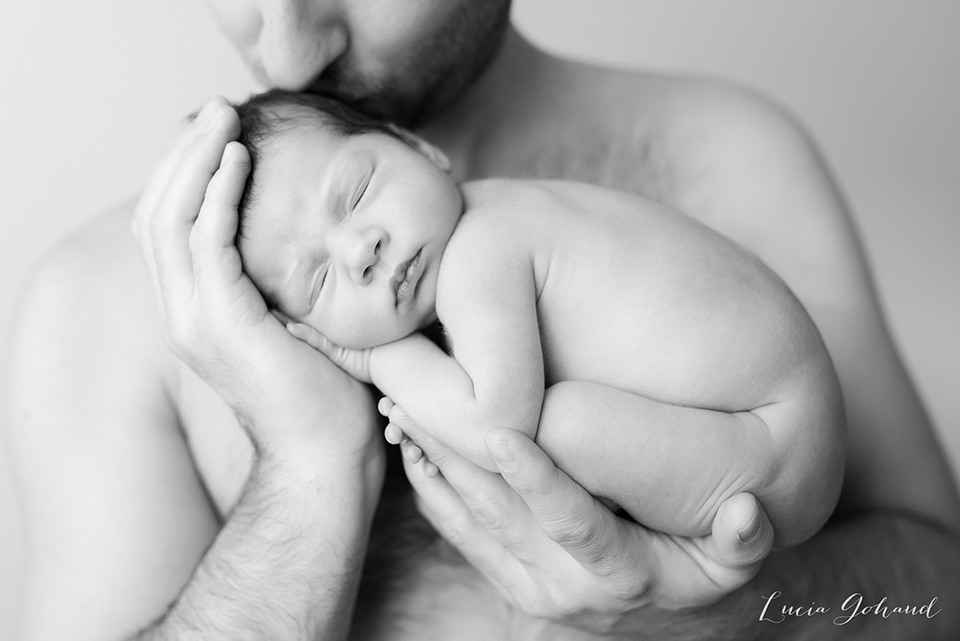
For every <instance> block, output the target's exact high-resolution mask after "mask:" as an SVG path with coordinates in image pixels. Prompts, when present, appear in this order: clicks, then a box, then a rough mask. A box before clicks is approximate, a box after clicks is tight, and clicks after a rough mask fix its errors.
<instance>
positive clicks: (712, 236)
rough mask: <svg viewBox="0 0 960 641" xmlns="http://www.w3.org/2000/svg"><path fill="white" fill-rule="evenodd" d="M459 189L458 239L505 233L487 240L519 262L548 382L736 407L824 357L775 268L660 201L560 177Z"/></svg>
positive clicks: (769, 393) (761, 397)
mask: <svg viewBox="0 0 960 641" xmlns="http://www.w3.org/2000/svg"><path fill="white" fill-rule="evenodd" d="M464 194H465V196H466V200H467V207H468V208H467V214H465V216H464V219H463V220H462V221H461V225H460V227H459V228H458V230H457V233H456V234H455V236H456V237H458V240H459V241H462V242H470V238H469V237H470V236H473V235H478V234H479V235H483V234H489V232H490V231H491V230H494V229H499V230H503V229H509V232H510V233H508V234H499V235H498V237H499V238H500V239H501V242H508V243H510V244H511V247H510V249H511V251H516V252H522V253H526V254H528V255H529V256H530V257H531V260H530V261H526V264H532V265H533V267H532V270H533V272H534V273H533V277H534V278H535V281H536V291H537V295H538V301H537V309H538V316H539V322H540V331H541V338H542V342H543V352H544V366H545V372H546V379H547V384H548V385H549V384H552V383H555V382H559V381H565V380H589V381H593V382H596V383H602V384H604V385H608V386H610V387H615V388H618V389H621V390H625V391H629V392H633V393H637V394H642V395H644V396H647V397H649V398H653V399H657V400H660V401H664V402H668V403H673V404H679V405H687V406H696V407H703V408H712V409H718V410H724V411H740V410H747V409H753V408H756V407H760V406H762V405H765V404H767V403H770V402H773V401H775V400H779V399H780V398H782V396H783V395H784V394H787V393H788V391H789V389H790V386H791V385H792V384H793V383H794V382H795V380H796V377H797V376H799V375H800V374H799V372H801V371H802V370H804V369H805V368H804V367H803V365H804V362H805V360H806V359H807V358H808V357H810V356H817V357H819V355H821V354H823V353H824V350H823V347H822V344H821V342H820V338H819V335H818V333H817V331H816V329H815V328H814V326H813V323H812V321H810V319H809V317H808V316H807V315H806V313H805V311H804V310H803V308H802V307H801V306H800V304H799V302H798V301H797V300H796V298H795V297H794V296H793V295H792V293H791V292H790V291H789V290H788V289H787V287H786V286H785V285H784V284H783V282H782V281H781V280H780V279H779V278H778V277H777V276H776V275H774V274H773V273H772V272H771V271H770V270H769V269H768V268H766V267H765V266H764V265H763V264H762V263H761V262H760V261H759V260H758V259H757V258H755V257H754V256H753V255H751V254H749V253H747V252H746V251H745V250H744V249H742V248H740V247H739V246H737V245H735V244H734V243H732V242H731V241H728V240H727V239H725V238H723V237H721V236H719V235H718V234H716V233H714V232H712V231H711V230H709V229H707V228H706V227H704V226H703V225H700V224H699V223H697V222H695V221H693V220H692V219H690V218H688V217H686V216H683V215H681V214H679V213H677V212H675V211H672V210H670V209H668V208H667V207H665V206H663V205H660V204H658V203H655V202H653V201H650V200H646V199H643V198H641V197H638V196H636V195H633V194H628V193H625V192H618V191H613V190H608V189H604V188H600V187H596V186H592V185H586V184H581V183H573V182H532V181H506V180H503V181H481V182H475V183H468V184H466V185H464ZM503 239H506V240H505V241H504V240H503ZM451 246H453V244H451ZM521 263H523V261H521Z"/></svg>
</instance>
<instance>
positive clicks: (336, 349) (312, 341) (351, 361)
mask: <svg viewBox="0 0 960 641" xmlns="http://www.w3.org/2000/svg"><path fill="white" fill-rule="evenodd" d="M286 326H287V331H288V332H290V334H291V335H292V336H293V337H294V338H299V339H300V340H302V341H303V342H305V343H307V344H308V345H310V346H311V347H313V348H314V349H315V350H317V351H318V352H320V353H321V354H323V355H324V356H326V357H327V358H329V359H330V360H331V361H333V363H334V364H335V365H336V366H337V367H339V368H340V369H342V370H343V371H345V372H346V373H347V374H349V375H350V376H352V377H354V378H355V379H357V380H358V381H360V382H362V383H372V382H373V381H372V380H370V352H371V349H347V348H346V347H340V346H339V345H336V344H334V343H333V342H331V341H330V340H329V339H328V338H327V337H326V336H324V335H323V334H321V333H320V332H318V331H317V330H315V329H314V328H312V327H310V326H309V325H304V324H303V323H295V322H292V321H291V322H288V323H286Z"/></svg>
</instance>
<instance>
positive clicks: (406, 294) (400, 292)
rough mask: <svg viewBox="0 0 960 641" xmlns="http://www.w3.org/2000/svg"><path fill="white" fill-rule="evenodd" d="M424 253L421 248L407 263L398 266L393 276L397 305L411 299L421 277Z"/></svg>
mask: <svg viewBox="0 0 960 641" xmlns="http://www.w3.org/2000/svg"><path fill="white" fill-rule="evenodd" d="M422 253H423V250H422V249H421V250H419V251H418V252H417V253H416V255H415V256H414V257H413V258H411V259H410V260H409V261H407V262H406V264H404V265H401V266H400V267H398V268H397V272H396V273H395V274H394V276H393V291H394V296H395V297H396V305H397V307H399V306H400V305H402V304H403V303H405V302H407V301H408V300H410V298H411V297H412V296H413V292H414V291H416V288H417V281H418V280H419V279H420V273H421V271H422V269H423V264H422V261H421V254H422Z"/></svg>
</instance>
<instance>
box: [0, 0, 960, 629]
mask: <svg viewBox="0 0 960 641" xmlns="http://www.w3.org/2000/svg"><path fill="white" fill-rule="evenodd" d="M515 4H516V6H515V16H516V19H517V22H518V24H519V26H520V27H521V29H522V30H523V31H524V32H525V33H527V34H528V35H529V36H530V37H531V38H532V39H533V40H535V41H536V42H538V43H540V44H542V45H543V46H545V47H547V48H548V49H550V50H552V51H555V52H560V53H563V54H564V55H569V56H575V57H580V58H585V59H589V60H593V61H597V62H602V63H605V64H612V65H618V66H624V67H634V68H638V67H641V66H646V67H651V68H658V69H663V70H672V71H679V72H693V73H707V74H714V75H720V76H724V77H727V78H731V79H734V80H737V81H739V82H742V83H745V84H748V85H751V86H754V87H756V88H759V89H760V90H762V91H763V92H765V93H767V94H768V95H771V96H773V97H774V98H775V99H777V100H778V101H780V102H781V103H784V104H786V105H788V106H789V107H790V109H791V110H792V111H793V112H794V113H795V114H797V115H798V116H799V118H800V119H801V120H802V121H803V122H805V124H806V125H807V127H808V128H809V130H810V131H811V132H812V133H813V135H814V137H815V138H816V140H817V141H818V143H819V144H820V146H821V148H822V150H823V151H824V153H825V155H826V157H827V158H828V160H829V163H830V165H831V166H832V168H833V169H834V171H835V172H836V174H837V176H838V178H839V181H840V184H841V185H842V186H843V189H844V191H845V193H846V195H847V197H848V200H849V202H850V204H851V206H852V209H853V211H854V214H855V216H856V219H857V222H858V224H859V226H860V229H861V231H862V233H863V237H864V241H865V244H866V248H867V251H868V254H869V256H870V258H871V260H872V263H873V266H874V269H875V274H876V277H877V282H878V286H879V289H880V293H881V296H882V298H883V301H884V304H885V308H886V310H887V312H888V315H889V319H890V323H891V326H892V330H893V333H894V334H895V336H896V337H897V339H898V340H899V343H900V345H901V347H902V350H903V353H904V356H905V358H906V361H907V364H908V366H909V367H910V369H911V371H912V372H913V373H914V375H915V378H916V381H917V383H918V385H919V387H920V390H921V392H922V394H923V396H924V398H925V399H926V401H927V403H928V408H929V409H930V411H931V414H932V416H933V418H934V420H935V422H936V423H937V425H938V428H939V431H940V434H941V436H942V439H943V440H944V442H945V445H946V447H947V448H948V450H949V453H950V456H951V458H952V460H953V461H954V463H955V464H956V463H957V462H960V251H958V244H960V68H958V67H960V3H958V2H956V0H912V1H907V0H902V1H899V2H894V1H892V0H802V1H801V0H796V1H794V2H786V1H785V0H784V1H778V2H771V1H770V0H672V1H669V2H668V1H667V0H646V1H642V0H590V1H589V2H587V1H584V0H580V1H577V0H516V3H515ZM0 83H2V84H0V88H2V92H3V94H2V100H0V208H2V209H0V211H2V223H0V335H2V336H3V337H4V343H3V344H2V346H0V361H2V359H3V358H4V355H5V354H6V340H7V334H8V328H9V322H10V319H11V317H12V315H13V313H14V311H15V309H16V294H17V291H18V290H19V289H20V288H21V287H22V285H23V283H24V281H25V278H26V277H27V274H28V273H29V270H30V266H31V264H33V263H34V262H35V261H36V260H37V259H38V258H39V257H40V256H41V255H42V254H43V253H44V252H46V251H48V250H49V249H50V248H51V247H52V246H53V245H54V244H55V243H56V242H57V241H58V240H59V239H62V238H63V237H64V236H65V235H67V234H68V233H70V231H71V230H74V229H76V228H77V227H78V226H79V225H82V224H83V223H84V222H85V221H87V220H89V219H90V218H91V217H92V216H94V215H95V214H96V213H97V212H98V211H99V210H101V209H103V208H104V207H105V206H108V205H111V204H114V203H116V202H119V201H121V200H123V199H126V198H129V197H131V196H133V195H135V194H136V193H137V191H138V190H139V189H140V188H141V186H142V184H143V182H144V180H145V179H146V177H147V175H148V172H149V170H150V167H151V166H152V164H153V163H154V162H155V161H156V159H157V158H158V157H159V155H160V154H161V152H162V151H163V150H164V148H165V146H166V145H167V144H169V143H170V141H171V140H172V138H173V135H174V134H175V132H176V129H177V125H178V122H179V121H180V120H181V119H182V118H183V116H184V115H185V114H187V113H188V112H190V111H191V110H193V109H195V108H197V107H198V106H200V105H201V104H202V102H203V101H204V99H205V98H206V97H208V96H209V95H211V94H221V95H225V96H226V97H228V98H231V99H237V98H242V97H243V96H244V95H246V94H247V93H249V92H250V91H251V90H253V89H254V88H255V87H254V85H253V84H252V82H251V81H250V80H249V78H248V76H247V74H246V72H245V70H244V69H243V68H242V67H241V65H240V63H239V61H238V59H237V58H236V57H235V56H234V54H233V52H232V51H231V50H230V49H229V47H228V46H227V44H226V43H225V41H224V40H223V39H222V38H221V37H220V36H219V34H218V33H217V32H216V29H215V27H214V25H213V22H212V20H211V19H210V17H209V16H208V15H207V13H206V9H205V7H204V6H203V5H202V3H201V2H200V1H199V0H194V1H193V2H191V1H189V0H166V1H164V2H160V1H159V0H153V1H149V0H140V1H139V2H130V0H79V1H77V2H66V1H61V2H53V3H48V2H35V3H31V2H14V1H9V2H3V3H2V8H0ZM9 467H10V466H9V464H8V462H7V460H6V458H5V445H4V441H3V440H2V439H0V640H2V639H9V638H12V637H13V630H14V629H15V627H14V626H15V624H16V611H17V606H16V599H17V596H16V595H17V587H16V586H17V580H18V575H19V573H20V571H21V568H22V558H21V557H22V554H23V552H22V541H23V538H22V535H21V533H20V521H19V517H18V516H17V513H16V504H15V501H14V498H13V497H14V495H13V491H12V489H11V484H10V480H9V476H10V472H9ZM53 607H54V608H55V607H56V606H55V604H54V605H53Z"/></svg>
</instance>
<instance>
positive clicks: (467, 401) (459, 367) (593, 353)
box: [237, 91, 844, 546]
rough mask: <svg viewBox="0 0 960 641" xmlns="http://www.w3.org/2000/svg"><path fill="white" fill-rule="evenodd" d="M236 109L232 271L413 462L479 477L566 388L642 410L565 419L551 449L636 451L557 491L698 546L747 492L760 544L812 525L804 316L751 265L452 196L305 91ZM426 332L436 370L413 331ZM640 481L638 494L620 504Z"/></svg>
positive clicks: (810, 330)
mask: <svg viewBox="0 0 960 641" xmlns="http://www.w3.org/2000/svg"><path fill="white" fill-rule="evenodd" d="M238 111H239V113H240V116H241V126H242V133H241V142H242V143H244V144H245V145H246V146H247V148H248V150H249V151H250V154H251V162H252V170H251V174H250V177H249V179H248V183H247V187H246V191H245V193H244V197H243V200H242V204H241V223H240V230H239V233H238V238H237V245H238V248H239V251H240V254H241V256H242V259H243V265H244V270H245V271H246V273H247V274H248V275H249V277H250V278H251V279H252V280H253V282H254V283H255V284H256V285H257V287H258V288H259V289H260V291H261V292H262V293H263V296H264V298H265V299H266V300H267V302H268V304H269V305H271V306H272V307H273V308H275V309H276V310H278V312H281V313H282V315H285V316H286V317H288V319H289V321H290V322H289V323H288V325H287V327H288V329H289V330H290V331H291V333H293V334H294V335H295V336H297V337H298V338H301V339H303V340H306V341H307V342H309V343H310V344H311V345H313V346H314V347H316V348H317V349H319V350H320V351H322V352H324V353H325V354H327V355H328V356H329V357H330V358H331V359H332V360H334V362H336V363H337V364H338V365H339V366H341V367H342V368H343V369H345V370H346V371H347V372H349V373H350V374H351V375H353V376H355V377H356V378H359V379H361V380H364V381H367V382H372V383H373V384H375V385H376V386H377V387H378V388H379V389H380V390H381V391H382V392H383V393H384V394H385V395H386V396H388V397H389V399H391V400H392V401H393V402H394V403H396V404H397V406H398V407H399V408H402V409H403V411H405V412H406V413H407V414H408V415H409V417H410V419H412V421H413V422H414V423H416V426H417V428H416V430H415V433H414V432H413V431H409V430H408V433H407V436H410V437H412V438H413V439H414V440H415V441H416V442H417V445H419V446H420V447H421V448H423V451H424V452H425V453H426V454H427V456H428V457H431V458H432V457H435V456H437V452H438V448H449V449H451V450H453V451H454V452H456V453H458V454H459V455H462V456H465V457H467V458H468V459H470V460H472V461H473V462H475V463H476V464H478V465H481V466H483V467H485V468H487V469H489V470H492V471H496V470H497V469H498V468H497V467H496V465H495V463H494V462H493V461H492V459H491V458H490V457H489V455H488V453H487V450H486V448H485V446H484V441H483V436H484V434H485V433H486V432H487V430H489V429H491V428H494V427H510V428H512V429H516V430H519V431H521V432H523V433H524V434H526V435H527V436H529V437H530V438H537V437H538V429H539V436H541V437H542V436H543V435H544V434H545V433H546V431H548V430H550V429H551V425H550V424H549V423H548V422H547V421H545V422H544V424H539V423H540V412H541V405H542V402H543V398H544V391H545V388H546V387H549V386H551V385H554V384H557V383H561V382H565V381H581V382H583V383H582V384H584V385H586V386H588V387H590V389H593V390H603V393H613V394H631V395H635V396H636V399H637V401H638V405H637V407H639V408H641V410H642V411H639V412H638V413H637V414H636V415H631V416H625V417H620V419H619V420H621V421H622V422H623V423H625V424H624V425H614V424H611V423H609V422H605V423H604V424H598V425H583V426H582V430H585V431H588V432H589V433H590V438H589V439H584V438H578V439H576V442H575V443H573V442H571V445H570V447H571V448H576V451H573V452H571V456H573V457H581V456H582V457H584V458H586V459H590V457H589V454H590V453H589V452H587V451H586V450H584V447H586V448H589V447H590V445H589V444H590V443H601V442H603V440H604V439H606V438H618V439H621V440H624V437H623V436H620V435H623V434H629V435H630V436H629V439H630V440H633V441H634V442H633V443H629V444H628V443H626V442H625V443H624V446H623V447H624V450H625V451H629V448H628V445H629V446H630V447H632V448H634V449H637V448H638V447H642V448H644V450H645V451H647V452H650V455H648V456H645V458H644V460H643V462H642V463H641V462H639V461H637V463H636V464H629V465H616V464H614V463H613V462H612V461H610V462H602V461H601V464H598V465H596V466H595V467H597V468H598V469H595V470H593V473H592V474H586V475H580V476H581V478H583V477H585V478H588V479H600V480H598V481H587V482H585V481H583V480H581V478H578V477H577V476H576V475H574V478H576V479H577V480H579V481H580V482H581V484H583V485H584V487H585V488H586V489H587V490H588V491H590V492H591V493H593V494H594V495H596V496H598V497H602V498H606V499H609V500H611V501H613V502H615V503H616V504H617V505H619V506H621V507H622V508H623V509H624V510H626V512H627V513H629V514H630V516H632V517H633V518H634V519H636V520H637V521H638V522H640V523H642V524H644V525H646V526H648V527H651V528H654V529H658V530H661V531H664V532H668V533H673V534H678V535H684V536H699V535H704V534H708V533H709V532H710V529H711V525H712V522H713V518H714V516H715V515H716V512H717V509H718V507H719V506H720V504H721V503H722V502H723V501H724V500H725V499H726V498H728V497H730V496H732V495H734V494H737V493H739V492H750V493H752V494H753V495H755V496H756V497H757V498H758V499H759V501H760V503H761V505H762V506H763V507H764V509H765V510H766V512H767V514H768V515H769V517H770V519H771V521H772V523H773V526H774V530H775V532H776V542H777V544H778V545H781V546H783V545H792V544H796V543H798V542H800V541H803V540H805V539H807V538H809V537H810V536H812V535H813V534H814V533H815V532H816V531H817V530H818V529H819V528H820V527H821V526H822V525H823V524H824V522H825V521H826V519H827V518H828V517H829V515H830V513H831V512H832V510H833V508H834V506H835V504H836V501H837V497H838V494H839V490H840V485H841V480H842V475H843V461H844V456H843V449H844V410H843V404H842V401H841V395H840V389H839V384H838V381H837V378H836V375H835V372H834V370H833V367H832V364H831V361H830V357H829V356H828V354H827V352H826V349H825V347H824V345H823V343H822V341H821V338H820V336H819V333H818V332H817V329H816V327H815V326H814V324H813V322H812V321H811V320H810V318H809V316H808V315H807V314H806V312H805V310H804V309H803V307H802V306H801V305H800V303H799V302H798V301H797V300H796V298H795V297H794V296H793V295H792V293H791V292H790V291H789V290H788V288H787V287H786V285H784V283H783V282H782V281H780V279H779V278H777V276H776V275H774V274H773V273H772V272H771V271H770V270H769V269H768V268H766V267H765V266H764V265H763V264H762V263H761V262H760V261H759V260H758V259H757V258H755V257H754V256H752V255H751V254H749V253H747V252H746V251H744V250H743V249H741V248H740V247H739V246H737V245H735V244H734V243H732V242H730V241H728V240H726V239H725V238H723V237H721V236H720V235H718V234H716V233H714V232H712V231H711V230H709V229H708V228H706V227H704V226H702V225H700V224H698V223H697V222H695V221H693V220H691V219H690V218H688V217H686V216H683V215H681V214H679V213H678V212H676V211H673V210H671V209H669V208H668V207H666V206H664V205H661V204H658V203H656V202H653V201H650V200H647V199H644V198H641V197H638V196H636V195H634V194H628V193H624V192H619V191H612V190H609V189H603V188H600V187H596V186H591V185H586V184H579V183H572V182H559V181H558V182H545V181H518V180H484V181H476V182H466V183H463V184H460V185H458V184H457V183H456V182H454V180H453V179H452V178H451V177H450V176H449V174H448V173H447V171H448V169H449V166H448V163H447V161H446V159H445V157H444V156H443V155H442V153H440V152H439V150H437V149H435V148H433V147H431V146H430V145H429V144H427V143H426V142H425V141H423V140H421V139H419V138H417V137H415V136H414V135H413V134H411V133H409V132H405V131H402V130H400V129H398V128H395V127H393V126H391V125H388V124H384V123H380V122H377V121H373V120H370V119H368V118H367V117H365V116H363V115H361V114H358V113H355V112H353V111H351V110H350V109H348V108H346V107H345V106H343V105H341V104H339V103H337V102H335V101H331V100H329V99H325V98H322V97H317V96H306V95H298V94H291V93H286V92H280V91H273V92H270V93H268V94H264V95H261V96H257V97H254V98H253V99H251V100H250V101H249V102H248V103H246V104H244V105H242V106H240V107H239V108H238ZM438 319H439V321H440V322H441V323H442V327H443V329H444V332H445V337H446V341H447V346H448V349H449V353H447V352H445V351H444V350H443V349H441V348H440V347H438V346H437V345H436V344H435V343H433V342H431V341H430V340H428V339H427V338H426V337H424V336H423V335H422V334H421V333H419V331H418V330H420V329H422V328H424V327H426V326H428V325H431V324H432V323H434V322H435V321H437V320H438ZM597 398H598V401H597V402H602V401H601V400H600V399H601V398H602V394H601V395H598V397H597ZM678 417H679V419H678ZM388 430H392V436H389V438H390V440H392V441H394V442H396V441H398V440H400V436H399V435H398V434H397V428H396V426H395V425H393V426H391V427H390V428H388ZM584 443H586V444H587V445H586V446H585V445H584ZM414 449H415V448H414ZM604 449H605V450H609V449H610V448H609V447H606V448H604ZM408 451H409V450H408ZM413 456H415V455H413ZM594 460H595V458H594ZM441 471H442V468H441ZM650 479H657V483H658V485H657V491H656V493H652V492H649V491H641V489H640V488H649V486H650V483H649V480H650Z"/></svg>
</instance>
